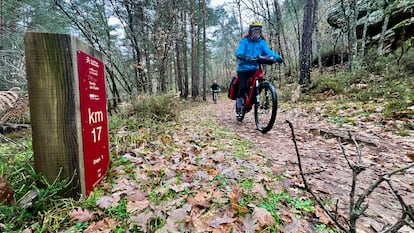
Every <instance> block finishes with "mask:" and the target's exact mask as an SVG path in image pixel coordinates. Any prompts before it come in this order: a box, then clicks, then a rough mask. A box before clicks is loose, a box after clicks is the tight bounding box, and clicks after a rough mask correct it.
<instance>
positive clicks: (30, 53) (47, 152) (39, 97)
mask: <svg viewBox="0 0 414 233" xmlns="http://www.w3.org/2000/svg"><path fill="white" fill-rule="evenodd" d="M25 57H26V73H27V79H28V84H29V85H28V87H29V88H28V90H29V102H30V118H31V126H32V138H33V152H34V165H35V169H36V171H37V172H39V173H41V174H42V175H43V176H44V177H45V178H46V179H47V180H48V181H49V182H50V183H52V182H53V181H54V180H55V179H60V180H62V179H66V180H70V181H71V183H70V184H69V185H68V191H67V193H66V194H63V195H65V196H70V197H74V198H76V197H80V195H81V194H82V195H89V194H90V192H91V191H93V189H94V187H96V185H97V184H98V183H99V182H100V181H101V180H102V179H103V178H104V176H105V174H106V172H107V170H108V168H109V163H110V161H109V140H108V120H107V107H106V106H107V105H106V91H105V66H104V63H103V62H102V54H101V53H99V52H98V51H96V50H94V49H93V48H91V47H89V46H87V45H86V44H84V43H82V42H81V41H79V40H78V39H77V38H74V37H72V36H70V35H65V34H52V33H34V32H28V33H26V34H25Z"/></svg>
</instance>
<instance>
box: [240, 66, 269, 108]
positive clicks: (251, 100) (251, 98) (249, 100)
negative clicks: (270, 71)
mask: <svg viewBox="0 0 414 233" xmlns="http://www.w3.org/2000/svg"><path fill="white" fill-rule="evenodd" d="M260 79H264V72H263V69H262V66H261V65H259V69H257V70H256V73H254V75H253V76H252V77H250V78H249V80H248V82H247V83H248V89H249V91H248V93H247V97H246V98H245V99H244V104H245V105H246V107H247V108H248V109H249V110H250V109H251V108H252V107H253V105H254V104H255V98H256V96H255V93H256V88H257V87H258V86H259V80H260Z"/></svg>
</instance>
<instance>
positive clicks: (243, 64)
mask: <svg viewBox="0 0 414 233" xmlns="http://www.w3.org/2000/svg"><path fill="white" fill-rule="evenodd" d="M262 26H263V25H262V23H261V22H259V21H254V22H252V23H251V24H250V26H249V33H248V34H247V35H245V36H243V38H242V39H241V40H240V43H239V46H238V48H237V50H236V57H237V59H238V64H237V76H238V77H239V91H238V93H237V100H236V114H237V117H240V115H241V110H242V104H243V97H244V95H246V93H247V88H248V80H249V77H252V76H253V75H254V73H255V72H256V70H257V69H258V68H259V64H258V63H257V62H256V61H254V60H253V59H255V58H257V57H258V56H260V55H265V56H273V57H274V58H275V59H276V61H277V62H280V63H282V62H283V59H282V58H281V57H280V55H279V54H277V53H276V52H274V51H272V50H271V49H270V48H269V46H268V45H267V42H266V40H265V39H264V37H263V34H262Z"/></svg>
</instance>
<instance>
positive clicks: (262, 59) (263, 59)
mask: <svg viewBox="0 0 414 233" xmlns="http://www.w3.org/2000/svg"><path fill="white" fill-rule="evenodd" d="M238 58H239V59H240V60H244V61H248V62H257V63H259V64H267V65H272V64H274V63H276V62H279V63H283V59H282V58H280V59H276V58H275V57H273V56H262V55H261V56H258V57H244V56H238Z"/></svg>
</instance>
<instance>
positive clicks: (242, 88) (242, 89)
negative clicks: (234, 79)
mask: <svg viewBox="0 0 414 233" xmlns="http://www.w3.org/2000/svg"><path fill="white" fill-rule="evenodd" d="M255 72H256V70H248V71H237V76H238V77H239V92H238V93H237V98H243V97H244V96H245V94H247V90H248V89H247V88H248V81H249V78H250V77H252V76H253V75H254V73H255Z"/></svg>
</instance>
